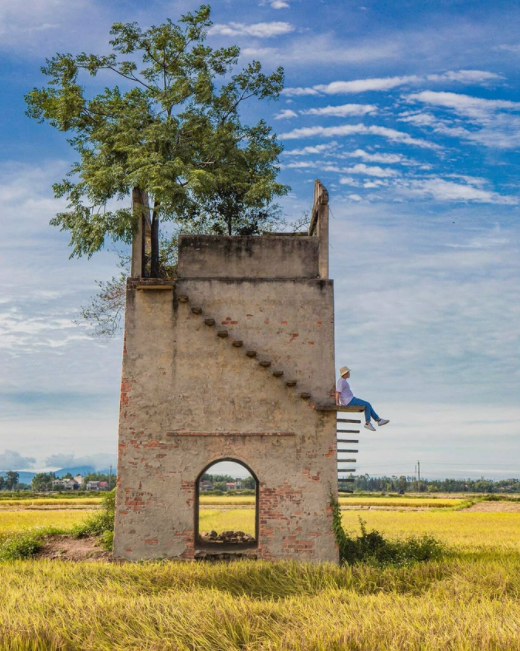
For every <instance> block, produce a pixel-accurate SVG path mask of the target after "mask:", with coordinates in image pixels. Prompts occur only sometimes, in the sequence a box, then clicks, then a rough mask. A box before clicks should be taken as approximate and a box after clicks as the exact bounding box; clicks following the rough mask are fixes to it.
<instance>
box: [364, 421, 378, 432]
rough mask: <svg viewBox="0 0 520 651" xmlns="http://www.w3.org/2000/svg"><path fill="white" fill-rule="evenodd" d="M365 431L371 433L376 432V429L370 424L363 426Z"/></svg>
mask: <svg viewBox="0 0 520 651" xmlns="http://www.w3.org/2000/svg"><path fill="white" fill-rule="evenodd" d="M365 429H369V430H370V431H371V432H375V431H376V428H375V427H374V426H373V425H372V423H366V424H365Z"/></svg>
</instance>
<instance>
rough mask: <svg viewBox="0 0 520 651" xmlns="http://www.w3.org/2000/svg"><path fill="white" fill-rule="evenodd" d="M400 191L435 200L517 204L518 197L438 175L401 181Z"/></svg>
mask: <svg viewBox="0 0 520 651" xmlns="http://www.w3.org/2000/svg"><path fill="white" fill-rule="evenodd" d="M401 191H402V192H404V193H406V194H408V195H411V196H416V197H430V198H432V199H435V200H437V201H457V202H475V203H490V204H501V205H517V204H518V198H517V197H511V196H503V195H500V194H498V193H496V192H492V191H490V190H484V189H483V188H482V187H480V186H476V185H472V184H470V183H466V184H464V183H456V182H454V181H449V180H446V179H443V178H440V177H433V178H426V179H412V180H408V181H403V186H402V187H401Z"/></svg>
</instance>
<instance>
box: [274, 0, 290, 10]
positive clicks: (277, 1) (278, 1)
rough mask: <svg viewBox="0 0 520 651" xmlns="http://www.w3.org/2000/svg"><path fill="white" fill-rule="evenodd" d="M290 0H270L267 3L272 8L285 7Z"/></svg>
mask: <svg viewBox="0 0 520 651" xmlns="http://www.w3.org/2000/svg"><path fill="white" fill-rule="evenodd" d="M289 2H291V0H270V2H269V4H270V5H271V7H272V8H273V9H287V8H288V7H290V5H289Z"/></svg>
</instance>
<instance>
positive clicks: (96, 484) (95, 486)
mask: <svg viewBox="0 0 520 651" xmlns="http://www.w3.org/2000/svg"><path fill="white" fill-rule="evenodd" d="M85 489H86V490H88V491H106V490H108V482H107V481H88V482H87V484H86V486H85Z"/></svg>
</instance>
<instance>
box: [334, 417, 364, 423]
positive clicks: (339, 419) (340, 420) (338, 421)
mask: <svg viewBox="0 0 520 651" xmlns="http://www.w3.org/2000/svg"><path fill="white" fill-rule="evenodd" d="M336 422H337V423H361V421H360V420H352V418H338V419H337V421H336Z"/></svg>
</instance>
